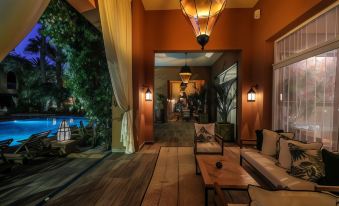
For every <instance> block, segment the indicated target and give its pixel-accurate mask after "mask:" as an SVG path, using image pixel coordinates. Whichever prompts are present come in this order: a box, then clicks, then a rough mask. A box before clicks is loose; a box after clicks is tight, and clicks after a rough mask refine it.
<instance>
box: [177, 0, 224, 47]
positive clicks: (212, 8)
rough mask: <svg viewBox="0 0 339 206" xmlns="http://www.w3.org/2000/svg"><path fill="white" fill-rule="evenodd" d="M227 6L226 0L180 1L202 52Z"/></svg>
mask: <svg viewBox="0 0 339 206" xmlns="http://www.w3.org/2000/svg"><path fill="white" fill-rule="evenodd" d="M225 5H226V0H180V6H181V9H182V11H183V12H184V14H185V16H186V18H187V20H188V21H189V22H190V23H191V24H192V26H193V29H194V32H195V35H196V37H197V41H198V43H199V44H200V45H201V49H202V50H204V46H205V45H206V44H207V42H208V40H209V36H210V35H211V33H212V30H213V27H214V25H215V23H216V22H217V20H218V17H219V15H220V14H221V12H222V10H223V9H224V8H225Z"/></svg>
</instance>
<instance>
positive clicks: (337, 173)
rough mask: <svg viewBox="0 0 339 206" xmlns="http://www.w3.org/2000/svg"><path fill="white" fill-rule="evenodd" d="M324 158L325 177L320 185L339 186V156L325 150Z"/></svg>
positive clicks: (323, 151) (323, 152)
mask: <svg viewBox="0 0 339 206" xmlns="http://www.w3.org/2000/svg"><path fill="white" fill-rule="evenodd" d="M322 158H323V162H324V164H325V177H324V178H323V181H322V182H321V183H320V184H324V185H330V186H339V154H338V153H337V154H336V153H333V152H330V151H328V150H326V149H323V150H322Z"/></svg>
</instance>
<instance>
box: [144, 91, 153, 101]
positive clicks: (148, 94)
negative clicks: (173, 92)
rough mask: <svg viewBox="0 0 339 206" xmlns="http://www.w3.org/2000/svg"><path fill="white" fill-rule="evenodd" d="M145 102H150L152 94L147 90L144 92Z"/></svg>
mask: <svg viewBox="0 0 339 206" xmlns="http://www.w3.org/2000/svg"><path fill="white" fill-rule="evenodd" d="M145 100H146V101H152V92H151V90H150V89H149V88H147V90H146V94H145Z"/></svg>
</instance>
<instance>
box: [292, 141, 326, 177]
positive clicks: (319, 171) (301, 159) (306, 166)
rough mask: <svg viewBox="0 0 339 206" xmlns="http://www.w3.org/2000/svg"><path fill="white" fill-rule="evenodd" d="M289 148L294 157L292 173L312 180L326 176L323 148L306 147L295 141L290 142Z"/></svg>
mask: <svg viewBox="0 0 339 206" xmlns="http://www.w3.org/2000/svg"><path fill="white" fill-rule="evenodd" d="M288 148H289V150H290V153H291V157H292V164H291V171H290V175H292V176H294V177H298V178H301V179H304V180H307V181H312V182H317V181H318V180H319V179H321V178H322V177H324V175H325V171H324V163H323V162H322V158H321V150H314V149H304V148H301V147H299V146H297V145H296V144H293V143H288Z"/></svg>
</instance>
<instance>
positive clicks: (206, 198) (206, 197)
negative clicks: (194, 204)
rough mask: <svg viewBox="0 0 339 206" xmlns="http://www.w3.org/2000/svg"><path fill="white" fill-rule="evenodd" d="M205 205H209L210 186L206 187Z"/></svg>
mask: <svg viewBox="0 0 339 206" xmlns="http://www.w3.org/2000/svg"><path fill="white" fill-rule="evenodd" d="M205 206H208V188H207V187H205Z"/></svg>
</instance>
